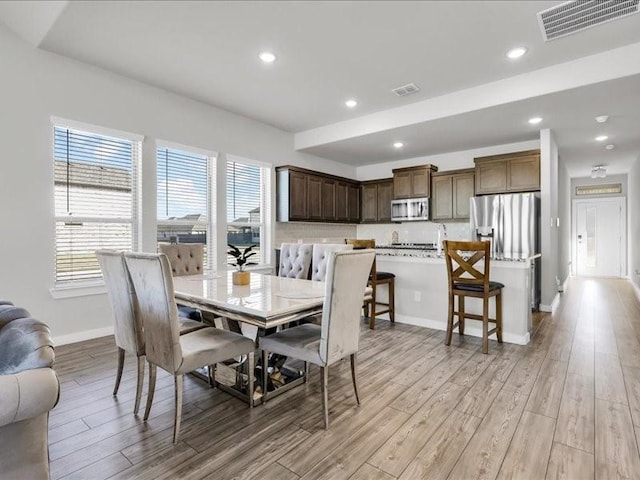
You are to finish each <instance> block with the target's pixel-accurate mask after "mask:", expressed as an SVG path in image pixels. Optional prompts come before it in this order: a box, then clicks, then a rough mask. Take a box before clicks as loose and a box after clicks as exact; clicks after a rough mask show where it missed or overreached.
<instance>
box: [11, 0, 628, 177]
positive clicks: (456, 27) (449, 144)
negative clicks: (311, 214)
mask: <svg viewBox="0 0 640 480" xmlns="http://www.w3.org/2000/svg"><path fill="white" fill-rule="evenodd" d="M55 3H56V6H55V8H54V7H52V6H51V4H50V3H49V2H0V21H1V22H4V23H5V24H6V25H7V26H8V27H9V28H11V29H13V30H14V31H16V32H17V33H18V34H20V35H22V36H23V38H25V39H26V40H27V41H30V42H31V43H32V44H34V45H35V46H38V47H39V48H42V49H45V50H49V51H52V52H55V53H58V54H61V55H65V56H69V57H72V58H75V59H78V60H81V61H84V62H86V63H90V64H94V65H97V66H100V67H102V68H105V69H107V70H110V71H114V72H117V73H120V74H122V75H125V76H128V77H131V78H135V79H137V80H141V81H143V82H146V83H149V84H152V85H155V86H159V87H162V88H165V89H167V90H170V91H173V92H176V93H179V94H182V95H185V96H187V97H190V98H194V99H196V100H199V101H202V102H205V103H208V104H211V105H215V106H218V107H221V108H224V109H227V110H229V111H233V112H236V113H239V114H242V115H245V116H248V117H251V118H255V119H257V120H260V121H263V122H266V123H268V124H271V125H274V126H277V127H279V128H282V129H284V130H288V131H292V132H301V131H305V130H309V129H312V128H316V127H321V126H325V125H329V124H334V123H336V122H341V121H344V120H349V119H356V118H358V117H360V116H363V115H368V114H373V113H375V112H380V111H386V110H389V109H393V108H398V107H402V106H406V105H409V104H412V103H413V102H418V101H424V100H425V99H430V98H434V97H439V96H442V95H444V94H448V93H451V92H456V91H459V90H461V89H467V88H471V87H475V86H479V85H483V84H487V83H488V82H494V81H496V80H500V79H504V78H508V77H513V76H516V75H521V74H529V73H531V72H534V71H536V70H538V69H541V68H544V67H550V66H552V65H557V64H561V63H564V62H568V61H571V60H574V59H578V58H581V57H585V56H587V55H593V54H596V53H599V52H605V51H608V50H611V49H614V48H617V47H621V46H624V45H628V44H633V43H638V42H640V15H632V16H629V17H627V18H623V19H620V20H617V21H614V22H610V23H607V24H604V25H600V26H598V27H595V28H592V29H589V30H586V31H584V32H580V33H579V34H576V35H571V36H568V37H565V38H562V39H558V40H554V41H551V42H547V43H545V42H543V40H542V36H541V33H540V31H539V27H538V23H537V19H536V15H535V14H536V12H538V11H540V10H543V9H545V8H548V7H550V6H553V5H556V4H558V3H560V0H558V1H542V2H540V1H527V2H523V1H484V2H479V1H469V2H455V1H447V2H404V1H379V2H369V1H354V2H346V1H344V2H317V1H316V2H246V1H237V2H187V1H183V2H175V1H167V2H139V1H129V2H118V1H91V2H79V1H78V2H76V1H73V2H55ZM56 14H58V15H57V17H56ZM516 45H525V46H526V47H527V48H528V49H529V53H528V54H527V55H526V56H525V57H523V58H522V59H521V60H519V61H517V62H511V61H509V60H507V59H506V58H505V56H504V53H505V52H506V51H507V50H508V49H509V48H511V47H513V46H516ZM262 50H271V51H273V52H274V53H275V54H276V55H277V56H278V60H277V61H276V62H275V63H274V64H273V65H263V64H262V63H261V62H260V61H259V60H258V59H257V55H258V53H259V52H260V51H262ZM409 82H415V83H416V84H417V85H418V86H420V88H421V91H420V92H419V93H418V94H415V95H411V96H408V97H405V98H399V97H396V96H395V95H393V94H392V93H391V91H390V90H391V89H392V88H394V87H397V86H400V85H403V84H406V83H409ZM630 82H631V83H630V84H626V83H625V84H624V88H627V89H628V91H627V92H626V95H625V96H623V95H622V94H621V93H620V91H619V90H617V88H618V87H617V86H615V89H607V88H606V87H602V86H601V87H598V86H597V85H596V86H594V87H593V88H596V90H594V91H593V93H589V90H582V89H578V91H576V92H571V91H566V92H559V93H558V94H553V95H547V96H542V97H537V98H534V99H527V100H524V101H521V102H513V104H506V105H503V106H499V107H493V108H484V109H481V110H476V111H471V112H469V113H467V114H463V115H456V116H452V117H446V118H441V119H437V120H436V121H433V122H429V124H424V123H417V124H415V125H409V126H407V127H405V128H404V129H403V130H404V131H403V132H399V131H396V132H394V131H386V132H385V131H383V132H378V133H376V134H375V135H367V136H363V137H358V136H354V137H353V138H350V139H346V140H341V141H332V142H327V143H326V144H324V145H317V146H314V147H312V148H310V149H308V150H309V151H312V152H314V153H316V154H318V155H321V156H326V157H328V158H333V159H336V160H338V161H342V162H345V163H351V164H363V163H374V162H377V161H387V160H390V159H392V158H409V157H412V156H420V155H428V154H432V153H437V152H443V151H447V150H448V151H451V150H462V149H465V148H474V147H479V146H484V145H489V144H496V143H502V142H511V141H517V140H526V139H531V138H535V137H536V136H537V132H535V130H534V129H532V128H531V127H530V126H528V125H526V124H524V125H523V124H522V116H523V115H525V116H526V115H528V114H529V111H531V110H533V109H537V110H540V109H541V108H543V107H544V108H546V109H547V110H546V111H548V112H550V113H549V114H547V113H545V117H548V124H547V125H545V126H546V127H550V128H553V129H557V132H556V136H557V139H558V142H559V145H560V149H561V154H562V155H563V158H564V159H565V160H567V161H568V162H569V163H570V164H571V165H578V166H579V165H581V164H582V163H589V162H592V161H593V160H594V155H595V156H599V155H600V153H601V152H597V153H596V154H592V153H593V152H592V147H593V145H592V142H591V143H589V142H590V140H591V135H592V134H591V132H590V129H591V128H592V125H591V123H592V120H591V119H589V117H590V116H592V114H593V112H594V111H597V113H603V112H604V113H609V114H610V115H611V116H612V123H611V128H613V127H615V128H616V129H617V130H616V132H615V135H616V136H617V140H616V141H615V143H617V144H618V143H619V148H618V149H616V150H615V151H614V152H615V154H614V155H613V156H614V157H615V158H616V159H620V161H619V162H618V163H616V162H617V160H612V161H613V162H614V164H615V165H613V166H612V167H613V168H620V169H623V168H625V167H624V165H626V164H628V160H624V159H622V157H625V158H627V157H626V156H627V155H628V156H633V154H634V153H635V156H636V157H637V155H638V152H639V151H640V149H639V148H638V142H637V138H636V137H637V136H640V128H639V127H640V123H634V122H639V120H638V118H637V116H634V115H633V113H634V112H633V111H632V110H633V109H632V108H631V106H635V112H638V111H639V110H638V108H637V103H636V101H637V96H638V95H640V89H638V88H636V90H637V92H636V91H633V87H634V85H635V86H637V79H636V80H630ZM633 82H636V83H633ZM612 88H613V87H612ZM350 97H354V98H356V99H357V100H358V101H359V105H358V107H357V108H356V109H354V110H348V109H346V108H345V107H344V105H343V102H344V100H345V99H347V98H350ZM607 98H608V99H609V100H610V103H607V102H606V99H607ZM603 109H604V110H603ZM617 111H620V112H621V113H620V114H617V113H615V112H617ZM551 116H553V118H551ZM587 124H588V125H587ZM580 125H582V126H580ZM633 131H635V132H638V133H636V134H633V133H632V132H633ZM398 133H402V134H403V135H406V136H405V137H404V138H403V139H405V140H406V142H407V145H408V147H407V149H405V150H403V152H402V153H398V152H390V151H389V146H388V142H389V141H391V140H393V139H395V138H396V134H398ZM583 139H586V140H583ZM612 140H613V134H612ZM634 149H635V150H634ZM607 153H611V152H607ZM625 162H626V163H625ZM570 171H571V173H572V174H579V173H577V172H578V169H576V170H575V171H574V170H573V167H571V168H570ZM582 174H584V172H583V173H582Z"/></svg>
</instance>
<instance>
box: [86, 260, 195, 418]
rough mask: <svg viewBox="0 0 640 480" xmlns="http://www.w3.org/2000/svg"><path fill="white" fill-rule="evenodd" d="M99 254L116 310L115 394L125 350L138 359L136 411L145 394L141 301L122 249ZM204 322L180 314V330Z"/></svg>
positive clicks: (122, 367)
mask: <svg viewBox="0 0 640 480" xmlns="http://www.w3.org/2000/svg"><path fill="white" fill-rule="evenodd" d="M96 257H98V262H100V269H101V270H102V276H103V278H104V283H105V286H106V288H107V297H108V298H109V303H110V304H111V310H112V314H113V334H114V337H115V341H116V346H117V347H118V371H117V373H116V384H115V386H114V388H113V395H117V394H118V389H119V388H120V380H121V379H122V371H123V369H124V359H125V354H126V353H128V354H129V355H135V356H136V357H137V361H138V377H137V383H136V400H135V403H134V407H133V413H135V414H137V413H138V410H139V408H140V399H141V396H142V383H143V379H144V355H145V344H144V334H143V325H142V322H141V320H140V314H139V311H138V303H137V299H136V295H135V292H134V290H133V285H132V284H131V280H130V278H129V272H128V271H127V266H126V265H125V262H124V256H123V254H122V252H116V251H114V250H97V251H96ZM202 327H203V325H202V323H200V322H196V321H194V320H190V319H187V318H184V317H180V333H181V334H184V333H189V332H192V331H194V330H197V329H199V328H202Z"/></svg>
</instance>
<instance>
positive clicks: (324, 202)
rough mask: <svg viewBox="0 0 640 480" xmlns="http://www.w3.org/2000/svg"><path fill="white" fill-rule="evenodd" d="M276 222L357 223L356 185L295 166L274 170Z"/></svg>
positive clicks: (358, 204) (357, 191) (358, 202)
mask: <svg viewBox="0 0 640 480" xmlns="http://www.w3.org/2000/svg"><path fill="white" fill-rule="evenodd" d="M276 181H277V184H276V200H277V206H276V214H277V220H278V221H279V222H291V221H300V222H329V223H330V222H340V223H358V222H359V221H360V184H359V183H358V182H356V181H353V180H349V179H346V178H341V177H334V176H332V175H325V174H323V173H320V172H314V171H311V170H305V169H302V168H297V167H290V166H284V167H277V168H276Z"/></svg>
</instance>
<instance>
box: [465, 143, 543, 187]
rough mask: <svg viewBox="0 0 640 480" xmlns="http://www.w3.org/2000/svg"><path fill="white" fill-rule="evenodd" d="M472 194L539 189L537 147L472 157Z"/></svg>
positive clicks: (538, 151)
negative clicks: (474, 192)
mask: <svg viewBox="0 0 640 480" xmlns="http://www.w3.org/2000/svg"><path fill="white" fill-rule="evenodd" d="M474 162H475V165H476V168H475V190H476V195H485V194H496V193H516V192H534V191H539V190H540V150H527V151H524V152H515V153H507V154H503V155H492V156H490V157H479V158H475V159H474Z"/></svg>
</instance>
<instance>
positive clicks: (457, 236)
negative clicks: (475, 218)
mask: <svg viewBox="0 0 640 480" xmlns="http://www.w3.org/2000/svg"><path fill="white" fill-rule="evenodd" d="M438 225H441V224H440V223H437V222H404V223H392V224H372V225H369V224H363V225H358V227H357V228H358V238H374V239H375V240H376V245H388V244H390V243H391V236H392V234H393V232H394V231H396V232H398V241H399V242H400V243H435V242H436V240H437V238H438ZM444 225H445V226H446V228H447V238H448V239H449V240H469V239H470V238H471V235H470V232H469V223H468V222H451V223H445V224H444Z"/></svg>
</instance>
